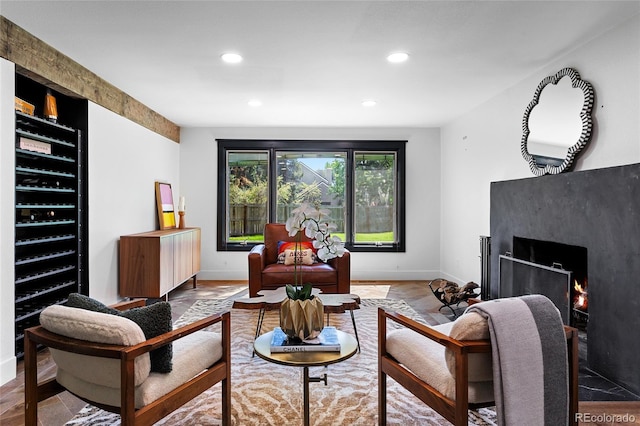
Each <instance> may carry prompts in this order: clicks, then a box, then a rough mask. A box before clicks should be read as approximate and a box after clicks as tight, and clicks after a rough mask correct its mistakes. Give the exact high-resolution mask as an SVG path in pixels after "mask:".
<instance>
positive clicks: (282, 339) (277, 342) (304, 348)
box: [271, 327, 340, 353]
mask: <svg viewBox="0 0 640 426" xmlns="http://www.w3.org/2000/svg"><path fill="white" fill-rule="evenodd" d="M278 352H340V342H339V341H338V333H337V332H336V328H335V327H325V328H323V329H322V332H320V335H319V336H318V337H316V338H315V339H310V340H305V341H303V342H302V343H300V342H295V343H292V342H289V340H288V338H287V335H286V334H284V331H282V329H281V328H280V327H276V328H275V329H274V330H273V338H272V339H271V353H278Z"/></svg>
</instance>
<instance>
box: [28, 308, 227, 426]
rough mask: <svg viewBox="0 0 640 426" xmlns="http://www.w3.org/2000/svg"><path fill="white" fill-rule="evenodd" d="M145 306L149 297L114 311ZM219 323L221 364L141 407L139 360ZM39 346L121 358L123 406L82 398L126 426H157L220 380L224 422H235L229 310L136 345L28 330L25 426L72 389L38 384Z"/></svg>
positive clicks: (52, 381)
mask: <svg viewBox="0 0 640 426" xmlns="http://www.w3.org/2000/svg"><path fill="white" fill-rule="evenodd" d="M144 304H145V300H144V299H138V300H134V301H130V302H124V303H120V304H117V305H114V306H113V307H114V308H116V309H120V310H124V309H128V308H132V307H138V306H144ZM216 323H221V325H222V357H221V358H220V360H218V361H217V362H216V363H215V364H213V365H211V366H210V367H209V368H208V369H207V370H205V371H204V372H203V373H201V374H199V375H197V376H196V377H194V378H192V379H191V380H189V381H187V382H186V383H184V384H182V385H180V386H178V387H177V388H176V389H174V390H173V391H171V392H169V393H168V394H166V395H164V396H163V397H161V398H158V399H157V400H155V401H153V402H152V403H150V404H147V405H145V406H144V407H142V408H140V409H136V408H135V386H134V368H135V367H134V361H135V358H136V357H138V356H140V355H143V354H145V353H147V352H150V351H152V350H154V349H158V348H160V347H162V346H164V345H166V344H168V343H171V342H173V341H174V340H177V339H180V338H182V337H184V336H187V335H189V334H191V333H194V332H196V331H198V330H202V329H204V328H206V327H208V326H210V325H213V324H216ZM39 344H40V345H43V346H46V347H50V348H55V349H59V350H62V351H67V352H73V353H78V354H82V355H91V356H98V357H105V358H115V359H120V374H121V377H120V383H121V385H120V407H117V406H109V405H104V404H99V403H96V402H94V401H91V400H89V399H87V398H85V397H82V396H79V395H76V396H77V397H78V398H80V399H82V400H83V401H85V402H87V403H89V404H91V405H94V406H96V407H99V408H102V409H103V410H106V411H110V412H113V413H118V414H120V417H121V423H122V425H152V424H153V423H155V422H157V421H158V420H160V419H162V418H163V417H165V416H167V415H168V414H169V413H171V412H173V411H174V410H176V409H178V408H179V407H181V406H182V405H184V404H185V403H187V402H188V401H190V400H192V399H193V398H195V397H196V396H198V395H199V394H201V393H202V392H204V391H205V390H207V389H209V388H210V387H211V386H213V385H215V384H216V383H218V382H220V381H222V424H223V425H230V424H231V383H230V378H231V348H230V344H231V314H230V313H229V312H225V313H223V314H215V315H211V316H209V317H206V318H203V319H201V320H199V321H196V322H194V323H192V324H188V325H185V326H184V327H180V328H178V329H176V330H173V331H170V332H167V333H164V334H162V335H160V336H157V337H154V338H152V339H149V340H146V341H144V342H142V343H140V344H138V345H134V346H119V345H108V344H101V343H93V342H87V341H84V340H78V339H73V338H69V337H64V336H61V335H59V334H56V333H52V332H50V331H48V330H46V329H44V328H43V327H42V326H37V327H33V328H29V329H27V330H25V340H24V345H25V354H24V360H25V424H26V425H27V426H32V425H37V424H38V402H40V401H44V400H45V399H47V398H50V397H52V396H54V395H56V394H58V393H60V392H63V391H65V390H66V389H65V388H64V387H63V386H62V385H60V384H59V383H58V382H57V381H56V379H55V378H51V379H48V380H46V381H43V382H42V383H38V364H37V346H38V345H39Z"/></svg>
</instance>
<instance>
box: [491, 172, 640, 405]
mask: <svg viewBox="0 0 640 426" xmlns="http://www.w3.org/2000/svg"><path fill="white" fill-rule="evenodd" d="M490 222H491V224H490V227H491V282H490V289H489V292H490V296H491V297H492V298H495V297H498V295H499V273H498V264H499V256H500V255H501V254H505V253H506V252H513V241H514V237H521V238H530V239H533V240H540V241H552V242H557V243H561V244H569V245H574V246H580V247H585V248H586V249H587V252H588V271H587V276H588V280H589V283H588V293H589V323H588V325H587V335H588V346H587V363H588V367H589V368H590V369H591V370H593V371H595V372H597V373H598V374H600V375H602V376H604V377H606V378H608V379H610V380H612V381H613V382H615V383H617V384H619V385H621V386H623V387H625V388H627V389H629V390H631V391H632V392H634V393H636V394H640V368H638V364H637V360H638V357H639V354H640V338H639V337H640V164H631V165H626V166H618V167H610V168H603V169H597V170H586V171H579V172H569V173H563V174H559V175H547V176H541V177H535V178H527V179H519V180H512V181H502V182H492V183H491V218H490Z"/></svg>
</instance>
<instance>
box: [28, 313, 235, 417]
mask: <svg viewBox="0 0 640 426" xmlns="http://www.w3.org/2000/svg"><path fill="white" fill-rule="evenodd" d="M144 303H145V301H144V300H138V301H133V302H130V303H127V304H121V305H120V306H118V308H131V307H135V306H137V307H141V306H142V305H144ZM230 320H231V317H230V314H229V312H226V313H224V314H216V315H212V316H209V317H207V318H204V319H202V320H199V321H197V322H194V323H192V324H189V325H186V326H183V327H180V328H178V329H175V330H172V331H169V332H166V333H163V334H161V335H159V336H157V337H153V338H151V339H147V338H145V334H144V332H143V331H142V329H141V328H140V327H139V326H138V325H137V324H136V323H135V322H133V321H132V320H130V319H128V318H125V317H121V316H117V315H112V314H107V313H101V312H93V311H89V310H85V309H79V308H72V307H68V306H61V305H54V306H50V307H48V308H46V309H45V310H44V311H43V312H42V313H41V316H40V322H41V325H40V326H38V327H34V328H30V329H27V330H26V331H25V422H26V424H27V425H28V426H31V425H36V424H38V421H37V416H38V402H39V401H43V400H45V399H47V398H49V397H51V396H53V395H55V394H57V393H59V392H62V391H64V390H68V391H70V392H71V393H72V394H74V395H76V396H78V397H79V398H81V399H83V400H84V401H86V402H88V403H90V404H92V405H94V406H97V407H100V408H102V409H105V410H107V411H111V412H115V413H119V414H120V416H121V421H122V424H123V425H134V424H135V425H138V424H144V425H150V424H153V423H155V422H156V421H158V420H160V419H161V418H163V417H165V416H166V415H167V414H169V413H171V412H172V411H174V410H176V409H177V408H179V407H180V406H182V405H183V404H185V403H186V402H188V401H190V400H191V399H193V398H194V397H196V396H197V395H199V394H200V393H202V392H204V391H205V390H207V389H208V388H210V387H211V386H213V385H214V384H216V383H218V382H220V381H221V382H222V424H223V425H228V424H230V419H231V388H230V372H231V363H230V347H229V345H230V327H231V326H230ZM216 323H220V324H221V332H220V333H218V332H210V331H205V330H203V329H204V328H206V327H209V326H211V325H213V324H216ZM167 344H172V346H173V347H172V352H173V355H172V360H171V362H172V370H171V372H168V373H159V372H152V371H151V361H150V356H149V352H151V351H152V350H157V349H159V348H162V347H165V346H166V345H167ZM38 345H43V346H46V347H48V348H49V349H50V351H51V355H52V358H53V360H54V361H55V363H56V365H57V367H58V369H57V374H56V377H55V378H53V379H50V380H47V381H44V382H42V383H38V382H37V380H38V378H37V375H38V371H37V368H38V365H37V360H36V358H37V354H36V350H37V346H38Z"/></svg>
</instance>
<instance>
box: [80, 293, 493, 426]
mask: <svg viewBox="0 0 640 426" xmlns="http://www.w3.org/2000/svg"><path fill="white" fill-rule="evenodd" d="M231 305H232V301H231V300H223V301H220V300H198V301H196V302H195V303H194V304H193V305H192V306H191V307H190V308H189V309H188V310H187V311H186V312H185V313H184V315H183V316H182V317H180V319H178V321H176V325H177V326H179V325H181V324H186V323H190V322H192V321H194V320H197V319H199V318H202V317H204V316H206V315H208V314H211V313H215V312H221V311H225V310H229V309H231ZM379 306H381V307H384V308H386V309H389V310H394V311H397V312H400V313H402V314H404V315H406V316H408V317H411V318H415V319H417V320H419V321H421V322H423V323H424V322H425V321H424V320H422V319H421V318H420V316H419V315H418V314H417V313H416V312H415V311H414V310H413V309H412V308H411V307H410V306H409V305H408V304H407V303H405V302H404V301H403V300H392V299H363V300H362V304H361V309H359V310H356V311H354V313H355V317H356V326H357V328H358V336H359V338H360V344H361V349H362V351H361V353H359V354H356V355H355V356H353V357H352V358H350V359H348V360H346V361H343V362H341V363H338V364H332V365H330V366H328V367H326V368H322V367H319V368H311V369H310V375H311V376H319V375H321V374H323V373H324V372H326V373H327V374H328V384H327V386H325V385H324V384H323V383H311V385H310V416H311V424H312V425H317V426H319V425H376V424H377V423H378V382H377V380H378V365H377V309H378V307H379ZM257 315H258V311H257V310H252V311H251V310H239V309H232V310H231V328H232V332H231V340H232V349H231V359H232V367H231V389H232V423H233V424H235V425H278V426H279V425H299V424H302V423H303V414H302V404H303V401H302V399H303V395H302V389H303V378H302V369H301V368H295V367H286V366H281V365H277V364H273V363H269V362H267V361H264V360H262V359H261V358H259V357H257V356H255V357H252V349H253V336H254V334H255V326H256V321H257ZM330 322H331V325H334V326H336V327H338V328H339V329H341V330H343V331H345V332H347V333H352V332H353V326H352V324H351V317H350V315H349V314H348V313H346V314H333V315H331V317H330ZM277 325H278V312H277V311H270V312H267V313H266V315H265V319H264V323H263V327H262V330H263V331H268V330H271V329H273V328H274V327H275V326H277ZM392 326H393V324H391V323H390V324H389V327H392ZM387 385H388V387H387V389H388V390H387V395H388V397H387V398H388V407H387V412H388V414H387V415H388V423H389V424H394V425H420V426H423V425H449V424H450V423H449V422H447V421H446V420H444V419H443V418H442V417H441V416H440V415H439V414H437V413H435V412H434V411H432V410H431V409H430V408H429V407H428V406H426V405H425V404H424V403H422V402H421V401H420V400H418V399H417V398H416V397H414V396H413V395H412V394H410V393H409V392H407V391H406V390H405V389H404V388H403V387H401V386H400V385H398V384H397V383H396V382H395V381H393V380H392V379H389V380H388V383H387ZM220 407H221V402H220V384H217V385H215V386H213V387H212V388H211V389H209V390H208V391H206V392H205V393H203V394H202V395H200V396H199V397H197V398H195V399H194V400H192V401H191V402H189V403H187V404H186V405H185V406H183V407H182V408H180V409H178V410H177V411H175V412H173V413H171V414H170V415H169V416H167V417H166V418H165V419H163V420H162V421H161V422H159V423H157V424H162V425H219V424H221V421H220V412H221V408H220ZM118 424H120V417H119V416H118V415H114V414H111V413H106V412H104V411H102V410H100V409H97V408H95V407H92V406H87V407H85V408H84V409H83V410H82V411H81V412H80V413H78V415H77V416H76V417H74V419H72V420H71V421H70V422H68V423H67V425H118ZM469 424H472V425H479V426H485V425H496V424H497V422H496V418H495V413H494V412H493V411H492V410H490V409H481V410H478V411H477V412H470V414H469Z"/></svg>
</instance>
